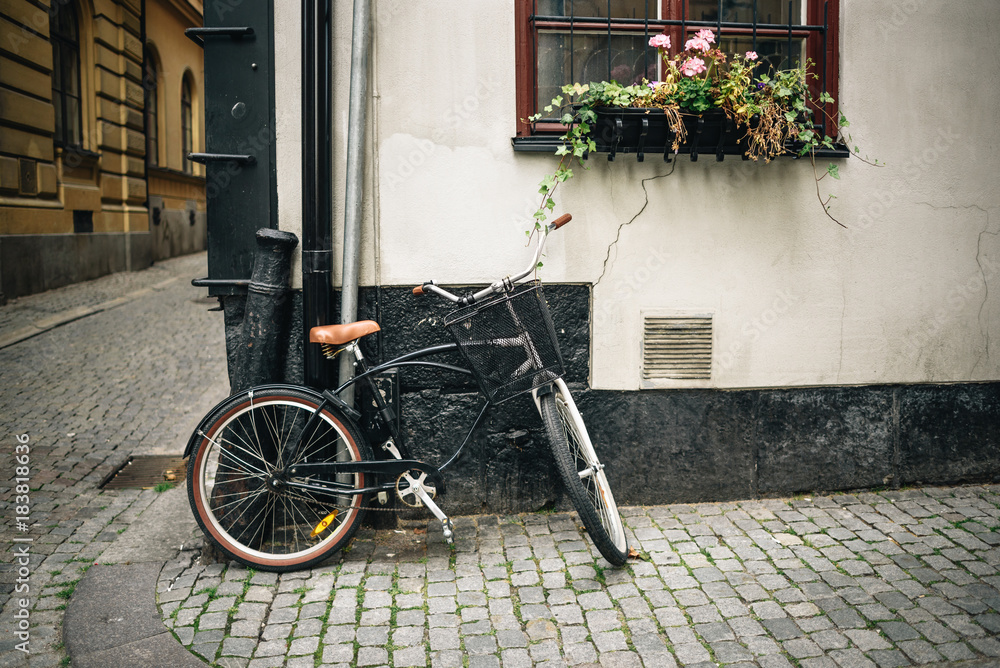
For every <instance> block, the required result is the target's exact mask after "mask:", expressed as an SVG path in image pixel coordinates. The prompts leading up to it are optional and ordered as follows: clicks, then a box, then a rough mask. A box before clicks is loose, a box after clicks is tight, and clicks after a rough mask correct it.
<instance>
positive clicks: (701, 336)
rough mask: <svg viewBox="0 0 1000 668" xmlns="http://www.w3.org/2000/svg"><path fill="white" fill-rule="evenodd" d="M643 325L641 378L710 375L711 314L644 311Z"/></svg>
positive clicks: (674, 378) (675, 378) (703, 378)
mask: <svg viewBox="0 0 1000 668" xmlns="http://www.w3.org/2000/svg"><path fill="white" fill-rule="evenodd" d="M642 326H643V331H642V378H643V380H660V379H668V380H710V379H711V377H712V316H711V315H705V316H703V315H698V316H690V315H670V316H666V315H645V316H643V323H642Z"/></svg>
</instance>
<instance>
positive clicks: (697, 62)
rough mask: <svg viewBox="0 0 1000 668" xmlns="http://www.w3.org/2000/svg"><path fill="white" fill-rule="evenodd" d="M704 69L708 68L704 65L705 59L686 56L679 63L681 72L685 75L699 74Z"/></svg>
mask: <svg viewBox="0 0 1000 668" xmlns="http://www.w3.org/2000/svg"><path fill="white" fill-rule="evenodd" d="M706 69H708V68H706V67H705V61H704V60H702V59H701V58H688V59H687V60H685V61H684V64H683V65H681V74H683V75H684V76H686V77H693V76H694V75H696V74H701V73H702V72H704V71H705V70H706Z"/></svg>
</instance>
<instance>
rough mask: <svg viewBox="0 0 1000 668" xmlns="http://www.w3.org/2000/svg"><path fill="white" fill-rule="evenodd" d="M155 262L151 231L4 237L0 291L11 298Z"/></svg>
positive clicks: (0, 248) (0, 242)
mask: <svg viewBox="0 0 1000 668" xmlns="http://www.w3.org/2000/svg"><path fill="white" fill-rule="evenodd" d="M152 263H153V257H152V246H151V239H150V235H149V233H147V232H131V233H123V232H116V233H100V232H96V233H90V234H7V235H0V292H2V293H3V295H4V296H6V297H7V298H8V299H13V298H14V297H23V296H24V295H31V294H35V293H36V292H44V291H45V290H53V289H55V288H61V287H62V286H64V285H70V284H71V283H79V282H81V281H89V280H91V279H94V278H99V277H101V276H104V275H105V274H112V273H115V272H119V271H126V270H128V269H129V268H131V269H132V270H133V271H138V270H140V269H145V268H147V267H148V266H149V265H151V264H152Z"/></svg>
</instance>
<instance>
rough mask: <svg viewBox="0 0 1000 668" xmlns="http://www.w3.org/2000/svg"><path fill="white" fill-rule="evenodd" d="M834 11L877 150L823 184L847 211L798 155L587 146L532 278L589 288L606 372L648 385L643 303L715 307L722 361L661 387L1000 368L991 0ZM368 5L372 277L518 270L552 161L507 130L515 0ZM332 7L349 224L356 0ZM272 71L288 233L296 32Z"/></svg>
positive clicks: (848, 76)
mask: <svg viewBox="0 0 1000 668" xmlns="http://www.w3.org/2000/svg"><path fill="white" fill-rule="evenodd" d="M841 7H842V9H841V42H842V43H841V54H842V55H841V83H840V97H841V105H842V108H843V110H844V111H845V112H846V113H847V114H848V116H849V117H850V120H851V122H852V125H851V131H852V133H853V135H854V139H855V143H857V144H860V145H861V146H863V147H864V149H865V151H866V152H867V153H868V154H869V155H870V156H874V157H877V158H878V159H879V160H880V161H882V162H885V163H886V165H885V166H884V167H878V168H875V167H870V166H867V165H865V164H863V163H861V162H860V161H857V160H845V161H842V162H841V164H840V173H841V179H840V181H833V182H831V180H830V179H826V180H824V181H823V182H822V183H821V190H822V192H823V193H824V194H825V193H832V194H835V195H836V197H837V199H836V200H835V201H834V208H835V213H836V215H837V216H838V217H839V218H840V220H841V221H843V222H844V223H845V224H846V225H847V228H848V229H846V230H845V229H843V228H841V227H838V226H837V225H836V224H834V223H833V222H831V221H830V220H828V219H827V218H826V217H825V216H824V215H823V213H822V210H821V208H820V206H819V204H818V203H817V201H816V195H815V188H814V181H813V171H812V168H811V166H810V164H809V163H808V162H806V161H792V160H788V159H782V160H779V161H777V162H775V163H772V164H770V165H763V164H752V163H747V162H742V161H740V160H738V159H733V158H732V157H731V158H730V159H727V160H726V161H725V162H724V163H721V164H719V163H716V162H715V161H714V160H711V159H705V157H703V158H702V159H701V160H700V161H698V162H696V163H692V162H690V161H687V160H681V161H679V162H678V164H677V166H676V169H675V170H674V171H673V173H671V174H669V175H666V174H667V173H668V172H669V171H670V166H668V165H665V164H664V163H662V162H658V161H656V160H648V159H647V162H644V163H636V162H635V159H634V157H631V156H622V157H620V158H619V159H618V160H617V161H616V162H614V163H611V164H609V163H608V162H607V161H606V158H605V156H603V155H597V156H594V158H593V159H592V160H591V161H590V162H591V169H590V170H589V171H587V172H582V171H581V170H577V178H574V179H573V180H572V181H570V182H568V183H567V184H565V186H562V187H561V189H560V192H559V194H558V196H557V198H556V199H557V202H558V207H557V212H561V211H569V212H571V213H573V215H574V221H573V223H572V224H571V225H570V226H568V227H566V228H564V230H561V231H560V232H559V233H558V234H556V235H555V236H554V237H553V238H551V240H550V248H549V251H548V257H547V258H546V260H545V268H544V271H543V278H544V279H545V280H547V281H552V282H562V281H568V282H585V283H592V284H594V292H593V297H594V299H593V304H592V309H593V311H592V316H593V351H592V352H593V355H592V362H593V365H592V384H593V385H594V386H595V387H598V388H612V389H638V388H639V387H640V380H639V379H640V364H641V358H640V344H641V329H640V323H641V314H642V313H643V312H644V311H649V312H667V313H671V312H677V313H700V314H701V313H711V314H713V316H714V323H715V332H714V341H713V345H714V354H713V369H712V380H711V381H700V382H680V381H672V382H670V383H665V384H664V386H674V387H683V386H687V387H698V386H703V387H704V386H707V387H718V388H744V387H782V386H803V385H839V384H847V385H849V384H869V383H919V382H949V381H968V380H996V379H998V378H1000V349H998V344H1000V303H998V301H997V300H998V298H1000V297H998V295H1000V276H998V273H1000V218H998V216H997V214H996V210H997V207H998V204H1000V195H998V194H997V191H996V188H995V183H996V177H995V174H996V173H997V171H998V168H1000V158H998V157H997V151H996V148H997V145H998V139H1000V130H998V127H997V123H996V116H997V113H996V109H997V108H1000V81H998V79H1000V67H998V65H1000V63H998V62H997V61H998V58H1000V57H998V55H997V54H998V53H1000V35H998V33H997V32H996V31H995V29H994V28H995V26H996V25H997V24H998V22H1000V5H998V4H997V3H996V2H993V1H992V0H970V1H969V2H965V3H958V4H956V3H938V2H918V3H911V4H908V5H906V7H905V8H904V7H903V6H902V5H900V4H899V3H895V2H891V1H889V0H879V1H876V2H861V1H860V0H843V1H842V3H841ZM298 12H299V8H298V5H297V4H295V3H291V2H278V3H277V9H276V13H277V16H276V26H277V30H278V35H276V43H278V44H289V45H290V44H293V43H297V35H298ZM456 21H462V22H463V25H462V26H461V29H458V28H457V26H456ZM373 24H374V26H375V28H374V42H373V51H372V57H371V64H372V68H371V71H372V74H371V80H370V81H371V83H370V93H371V99H370V101H369V116H368V118H369V149H370V151H369V154H368V163H367V164H368V166H367V169H368V173H369V180H368V184H367V189H366V197H365V202H366V219H365V221H366V223H365V228H364V232H363V236H362V248H363V253H362V282H363V283H364V284H371V283H373V282H375V281H378V282H380V283H381V284H383V285H411V284H416V283H418V282H420V281H422V280H425V279H428V278H435V279H437V280H440V281H446V282H484V281H487V280H490V279H493V278H495V277H497V276H498V275H502V274H503V273H506V272H508V271H510V270H512V269H514V268H515V267H519V266H520V265H521V264H522V263H523V262H524V261H525V260H526V251H525V249H524V247H523V240H524V230H525V229H527V228H528V227H529V222H528V216H529V215H530V213H531V211H532V209H533V205H534V204H535V202H536V198H537V195H535V191H536V188H537V186H536V184H537V182H538V180H539V179H540V178H541V176H542V175H543V174H544V173H546V171H548V170H550V169H552V167H553V165H554V160H553V158H552V157H551V156H545V155H534V154H523V153H521V154H517V153H514V152H513V150H512V148H511V145H510V138H511V136H512V135H513V134H514V122H515V110H514V26H513V10H512V8H511V6H510V3H499V2H485V1H483V2H475V3H471V4H470V5H469V6H467V7H466V8H465V9H464V11H463V12H462V15H461V18H456V16H455V14H454V7H453V6H452V5H449V4H448V3H438V2H431V1H429V0H425V1H423V2H414V3H395V2H388V1H387V0H383V1H377V2H373ZM335 26H336V30H337V35H336V43H335V46H336V55H335V69H336V77H335V92H334V98H335V105H336V110H335V119H334V124H335V131H336V133H335V142H336V147H335V154H336V156H337V159H336V170H337V171H336V175H335V179H334V192H335V201H336V204H337V206H338V211H337V214H336V218H335V238H337V239H339V236H340V229H341V225H342V220H343V211H342V209H341V208H339V207H342V202H343V192H344V170H343V164H344V151H345V149H346V126H347V104H348V76H349V66H350V37H351V36H350V32H351V7H350V3H338V5H337V16H336V20H335ZM276 66H277V95H276V99H277V104H278V107H277V117H278V128H277V129H278V180H279V215H280V217H281V225H282V226H283V227H286V228H289V229H293V230H294V229H297V226H298V225H299V217H300V215H301V214H300V206H301V205H300V203H299V201H300V200H299V190H300V189H301V185H300V184H301V180H300V175H299V172H298V170H299V166H298V165H299V162H298V161H299V154H298V150H299V146H298V145H299V141H300V140H299V135H298V133H299V128H298V113H299V110H298V99H299V93H298V87H297V85H298V84H297V80H298V75H297V68H298V66H299V65H298V60H297V52H295V49H294V48H288V49H286V50H283V51H282V52H279V53H277V54H276ZM821 168H822V167H821ZM653 177H661V178H655V180H649V181H646V182H645V190H646V192H648V195H649V204H648V206H647V207H646V209H645V211H644V212H643V213H642V214H641V215H639V216H638V217H636V214H637V213H638V212H639V211H640V209H642V207H643V204H644V202H645V197H646V196H645V194H644V189H643V187H642V185H643V181H642V180H643V179H652V178H653ZM633 218H634V220H633ZM336 252H337V253H338V254H339V253H340V252H341V251H340V248H339V243H338V244H337V251H336Z"/></svg>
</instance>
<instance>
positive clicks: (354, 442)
mask: <svg viewBox="0 0 1000 668" xmlns="http://www.w3.org/2000/svg"><path fill="white" fill-rule="evenodd" d="M249 393H250V390H247V391H243V392H240V393H239V394H236V395H233V396H232V397H230V399H229V400H227V401H225V402H224V403H223V404H222V405H220V406H219V407H218V408H217V409H216V410H215V411H214V414H213V415H212V416H211V417H210V418H209V419H208V420H206V421H205V422H204V423H203V424H204V425H206V426H204V427H203V428H202V431H203V432H204V434H205V436H201V437H199V440H198V441H197V445H196V447H195V449H194V451H193V452H192V454H191V456H190V459H189V461H188V484H187V487H188V500H189V502H190V504H191V509H192V511H193V513H194V516H195V519H196V520H197V521H198V524H199V526H201V528H202V531H204V532H205V535H206V536H208V538H209V539H210V540H211V541H212V542H213V543H214V544H215V545H216V546H217V547H218V548H219V549H220V550H221V551H222V552H223V553H224V554H226V555H227V556H228V557H230V558H232V559H235V560H237V561H239V562H240V563H243V564H245V565H247V566H252V567H254V568H258V569H260V570H266V571H276V572H286V571H293V570H300V569H303V568H309V567H311V566H314V565H316V564H318V563H320V562H322V561H324V560H326V559H328V558H329V557H330V556H332V554H333V553H334V552H336V551H338V550H340V549H342V548H343V547H344V546H346V545H347V544H348V542H350V540H351V538H352V537H353V536H354V534H355V533H356V532H357V530H358V527H360V526H361V522H362V519H363V517H364V508H363V507H364V506H365V505H367V503H366V499H365V498H364V495H357V496H354V497H353V502H352V506H351V509H350V510H349V511H348V513H350V517H348V518H347V519H346V520H344V521H343V523H342V524H341V525H339V526H338V528H337V530H336V531H335V532H334V534H332V535H331V537H334V536H335V538H333V539H332V540H331V539H330V538H328V539H327V540H325V541H324V542H323V543H321V544H320V545H321V546H322V548H321V549H318V550H317V549H313V548H310V549H309V550H308V551H304V552H303V553H294V554H290V555H287V556H280V555H275V556H272V557H268V556H266V555H264V554H263V553H260V552H257V551H250V550H249V548H247V547H245V546H243V545H241V544H240V543H239V542H238V541H237V540H235V539H234V538H232V537H231V536H229V535H228V534H227V533H225V531H224V530H223V529H222V528H221V527H220V526H219V525H218V523H217V522H216V521H214V519H213V515H212V513H211V511H210V510H209V508H208V504H207V503H206V499H205V498H204V490H203V487H202V479H201V478H202V469H203V467H204V466H205V460H206V458H207V457H208V456H209V454H210V453H211V451H212V448H213V444H212V442H211V440H210V439H213V438H214V437H215V435H216V433H217V431H218V430H219V429H220V428H221V427H222V426H224V425H227V424H229V423H230V421H231V420H232V419H233V418H234V417H235V416H237V415H241V414H246V413H247V412H248V411H249V409H251V407H252V406H253V407H255V408H256V407H259V405H269V404H273V403H276V402H291V403H293V404H295V405H299V406H301V407H302V408H303V409H307V410H310V411H311V412H315V410H316V408H318V406H319V405H320V403H321V402H322V396H321V395H319V394H316V393H314V392H312V391H310V390H308V389H306V388H291V387H290V388H287V389H285V388H281V389H272V388H269V389H260V390H255V391H253V398H252V399H251V398H250V395H249ZM322 415H323V417H324V418H325V420H327V421H328V424H332V425H333V426H334V427H335V428H336V429H337V430H338V431H339V432H340V433H341V435H342V436H343V438H344V441H345V445H346V447H347V449H348V451H349V453H350V457H351V458H352V459H353V460H354V461H361V460H370V459H372V454H371V448H370V447H369V445H368V443H367V441H365V439H364V438H363V437H362V436H361V433H360V430H359V429H358V427H357V426H356V425H355V424H354V423H353V422H352V421H351V420H350V419H349V418H347V417H346V416H344V415H342V414H341V413H340V411H339V410H337V409H336V408H334V407H329V406H328V407H327V408H326V409H324V410H323V414H322ZM356 476H357V477H356V478H355V484H356V487H357V488H360V487H364V486H365V484H366V482H367V478H368V477H369V476H367V475H366V474H364V473H357V474H356Z"/></svg>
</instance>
